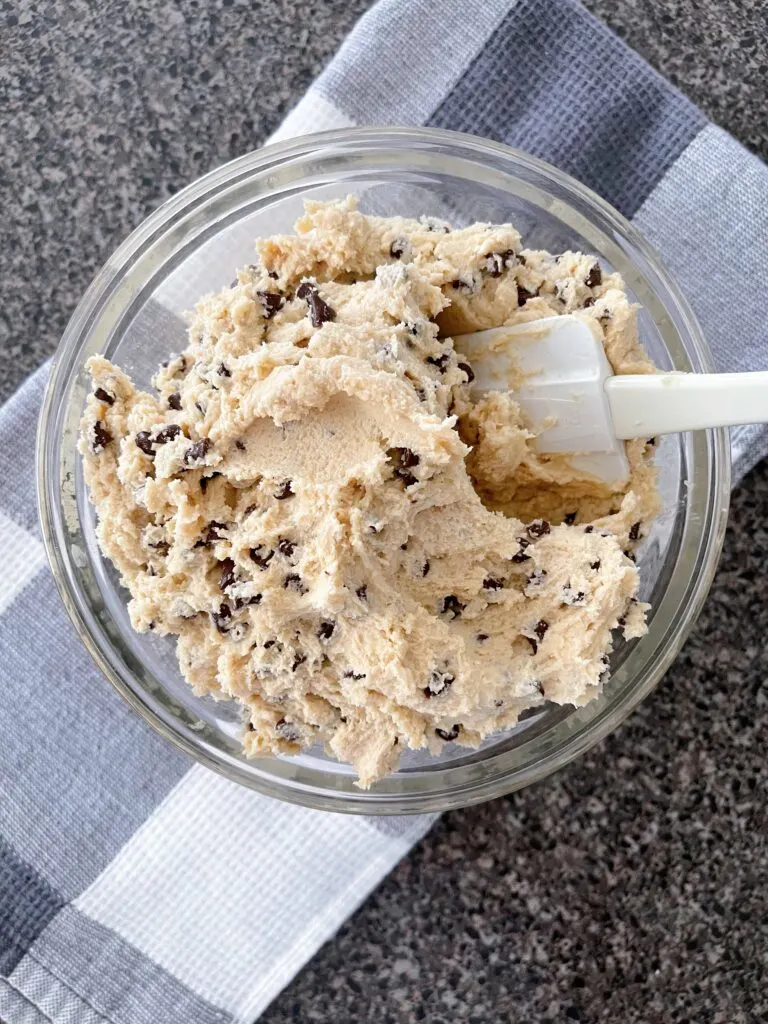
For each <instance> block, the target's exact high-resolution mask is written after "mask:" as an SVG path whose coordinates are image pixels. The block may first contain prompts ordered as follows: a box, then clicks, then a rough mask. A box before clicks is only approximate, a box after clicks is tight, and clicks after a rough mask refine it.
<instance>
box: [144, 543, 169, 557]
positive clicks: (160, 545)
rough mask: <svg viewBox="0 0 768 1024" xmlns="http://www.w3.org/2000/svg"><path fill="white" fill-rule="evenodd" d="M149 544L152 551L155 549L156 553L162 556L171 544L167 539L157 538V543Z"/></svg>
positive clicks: (166, 552)
mask: <svg viewBox="0 0 768 1024" xmlns="http://www.w3.org/2000/svg"><path fill="white" fill-rule="evenodd" d="M149 546H150V547H151V548H152V550H153V551H156V552H157V553H158V555H163V556H164V557H165V556H166V555H167V554H168V552H169V551H170V550H171V545H170V544H169V543H168V541H167V540H159V541H158V542H157V544H150V545H149Z"/></svg>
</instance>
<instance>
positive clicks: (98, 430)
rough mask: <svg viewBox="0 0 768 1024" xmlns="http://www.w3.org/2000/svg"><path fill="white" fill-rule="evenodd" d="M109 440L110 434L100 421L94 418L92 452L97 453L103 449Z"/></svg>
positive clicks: (110, 438)
mask: <svg viewBox="0 0 768 1024" xmlns="http://www.w3.org/2000/svg"><path fill="white" fill-rule="evenodd" d="M111 440H112V435H111V434H110V432H109V431H108V430H107V428H106V427H105V426H104V424H103V423H102V421H101V420H96V422H95V423H94V424H93V440H92V441H91V451H92V452H93V454H94V455H98V454H99V452H101V451H104V449H105V448H106V447H107V445H108V444H109V443H110V441H111Z"/></svg>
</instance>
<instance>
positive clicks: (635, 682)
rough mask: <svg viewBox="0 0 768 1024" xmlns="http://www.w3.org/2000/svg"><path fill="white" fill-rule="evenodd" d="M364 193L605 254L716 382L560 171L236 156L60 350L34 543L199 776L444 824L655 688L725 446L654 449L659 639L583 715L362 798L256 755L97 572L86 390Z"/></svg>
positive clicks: (351, 135)
mask: <svg viewBox="0 0 768 1024" xmlns="http://www.w3.org/2000/svg"><path fill="white" fill-rule="evenodd" d="M350 193H352V194H355V195H356V196H357V197H358V198H359V202H360V207H361V209H362V210H363V211H364V212H372V213H377V214H401V215H404V216H409V217H416V216H419V215H421V214H427V215H432V216H437V217H443V218H447V219H450V220H451V221H453V222H454V223H455V224H467V223H471V222H472V221H492V222H493V221H512V222H514V224H515V225H516V226H517V227H518V229H519V230H520V232H521V234H522V236H523V240H524V244H525V245H527V246H529V247H534V248H543V249H549V250H550V251H552V252H559V251H561V250H564V249H576V250H579V249H581V250H584V251H586V252H591V253H596V254H597V255H598V256H599V257H600V259H601V261H602V263H603V265H604V267H606V268H612V269H616V270H618V271H620V272H621V274H622V275H623V276H624V280H625V281H626V283H627V286H628V289H629V292H630V294H631V296H632V297H633V298H634V300H635V301H637V302H638V303H639V304H640V305H641V307H642V311H641V313H640V330H641V336H642V339H643V342H644V344H645V346H646V349H647V350H648V352H649V353H650V355H651V357H652V358H653V359H654V360H655V362H656V363H657V365H658V366H659V367H661V368H663V369H675V370H689V371H690V370H693V371H701V372H705V371H709V370H711V369H712V364H711V359H710V355H709V352H708V349H707V346H706V343H705V342H704V339H703V338H702V335H701V331H700V329H699V327H698V325H697V323H696V321H695V319H694V317H693V315H692V313H691V311H690V309H689V308H688V305H687V303H686V302H685V300H684V299H683V298H682V296H681V295H680V293H679V292H678V290H677V288H676V286H675V284H674V283H673V282H672V281H671V280H670V278H669V276H668V274H667V272H666V271H665V269H664V268H663V266H662V265H661V263H660V262H659V259H658V257H657V256H656V254H655V253H654V252H653V250H652V249H651V248H650V246H649V245H648V244H647V243H646V242H645V241H644V240H643V239H642V238H641V237H640V235H639V234H638V233H637V231H636V230H635V229H634V228H633V227H632V225H631V224H629V223H628V222H627V221H626V220H625V219H624V218H623V217H621V216H620V215H619V214H618V213H617V212H616V211H615V210H613V209H612V208H611V207H610V206H608V204H607V203H605V202H603V201H602V200H601V199H600V198H599V197H598V196H596V195H594V193H592V192H590V191H589V189H587V188H585V187H584V186H583V185H581V184H579V183H578V182H576V181H574V180H573V179H571V178H569V177H567V176H566V175H564V174H561V173H560V172H559V171H558V170H556V169H555V168H554V167H550V166H549V165H547V164H545V163H542V162H541V161H540V160H536V159H534V158H533V157H531V156H528V155H526V154H524V153H520V152H516V151H515V150H512V149H509V148H507V147H506V146H502V145H498V144H496V143H494V142H488V141H486V140H484V139H479V138H474V137H472V136H468V135H461V134H457V133H454V132H445V131H436V130H431V129H430V130H427V129H421V128H420V129H410V128H389V129H349V130H342V131H334V132H325V133H322V134H318V135H312V136H305V137H302V138H299V139H296V140H293V141H290V142H285V143H281V144H279V145H274V146H268V147H266V148H265V149H262V150H259V151H257V152H255V153H250V154H248V155H247V156H243V157H241V158H240V159H238V160H234V161H233V162H232V163H229V164H227V165H226V166H224V167H221V168H219V169H218V170H216V171H213V172H212V173H210V174H208V175H206V176H205V177H204V178H201V179H200V180H199V181H196V182H194V183H193V184H192V185H190V186H189V187H188V188H186V189H184V191H182V192H180V193H179V194H178V195H176V196H174V197H173V198H172V199H171V200H169V201H168V202H167V203H165V204H164V205H163V206H161V207H160V209H158V210H157V211H156V212H155V213H153V214H152V216H151V217H149V218H148V219H147V220H146V221H145V222H144V223H143V224H142V225H141V226H140V227H139V228H137V230H136V231H134V232H133V234H132V235H131V236H130V238H128V239H127V240H126V241H125V242H124V243H123V245H121V246H120V248H119V249H118V250H117V252H115V253H114V255H113V256H112V257H111V258H110V260H109V261H108V262H107V264H106V266H105V267H104V268H103V269H102V270H101V271H100V273H99V274H98V275H97V277H96V279H95V280H94V282H93V283H92V285H91V286H90V288H89V289H88V291H87V293H86V294H85V296H84V298H83V300H82V301H81V303H80V305H79V306H78V307H77V309H76V311H75V313H74V315H73V317H72V320H71V321H70V323H69V325H68V327H67V329H66V332H65V334H64V337H63V338H62V341H61V344H60V346H59V348H58V352H57V354H56V357H55V360H54V363H53V368H52V371H51V376H50V380H49V383H48V388H47V391H46V395H45V401H44V406H43V410H42V416H41V421H40V430H39V436H38V489H39V506H40V516H41V520H42V530H43V536H44V538H45V544H46V548H47V551H48V557H49V559H50V562H51V566H52V569H53V573H54V576H55V578H56V581H57V584H58V587H59V590H60V592H61V596H62V598H63V600H64V603H65V605H66V607H67V611H68V612H69V614H70V616H71V618H72V621H73V622H74V624H75V626H76V628H77V630H78V632H79V634H80V636H81V638H82V640H83V642H84V643H85V644H86V646H87V647H88V649H89V650H90V652H91V654H92V655H93V657H94V658H95V659H96V661H97V663H98V664H99V665H100V667H101V668H102V670H103V671H104V673H105V675H106V676H107V678H108V679H109V680H110V682H112V684H113V685H114V686H115V687H116V688H117V690H118V691H119V692H120V693H121V694H122V695H123V697H125V699H126V700H127V701H128V702H129V703H130V704H131V705H132V706H133V707H134V708H135V709H136V710H137V711H138V712H139V714H140V715H142V716H143V717H144V718H145V719H146V720H147V721H148V722H149V723H150V724H151V725H153V726H154V727H155V728H156V729H157V730H158V731H159V732H161V733H162V734H163V735H164V736H166V737H167V738H168V739H170V740H171V741H172V742H174V743H175V744H177V745H178V746H179V747H181V748H182V749H183V750H185V751H187V753H189V754H191V755H192V756H193V757H194V758H196V759H197V760H198V761H200V762H201V763H203V764H205V765H207V766H208V767H210V768H213V769H215V770H216V771H219V772H221V773H222V774H224V775H226V776H227V777H228V778H230V779H232V780H234V781H236V782H239V783H242V784H244V785H246V786H251V787H253V788H254V789H257V790H260V791H262V792H264V793H267V794H269V795H271V796H275V797H280V798H282V799H285V800H290V801H294V802H297V803H301V804H306V805H309V806H312V807H318V808H324V809H328V810H335V811H351V812H359V813H368V814H400V813H410V812H417V811H428V810H442V809H444V808H449V807H457V806H461V805H464V804H469V803H473V802H476V801H480V800H487V799H489V798H491V797H495V796H498V795H500V794H502V793H505V792H508V791H510V790H513V789H516V788H519V787H521V786H525V785H528V784H529V783H531V782H535V781H537V780H538V779H541V778H543V777H544V776H546V775H548V774H549V773H550V772H553V771H554V770H555V769H557V768H559V767H561V766H562V765H564V764H565V763H566V762H568V761H570V760H571V759H572V758H574V757H576V756H577V755H579V754H580V753H582V752H583V751H585V750H586V749H587V748H588V747H590V746H592V745H593V744H594V743H596V742H597V741H598V740H600V739H601V738H602V737H604V736H605V735H606V734H607V733H609V732H610V731H611V730H612V729H615V728H616V726H617V725H618V724H619V723H620V722H621V721H622V720H623V719H624V718H625V717H626V715H627V714H628V713H629V712H630V711H631V710H632V708H634V707H635V705H636V704H637V703H638V702H639V701H640V700H641V699H642V698H643V697H644V696H645V695H646V694H647V693H648V692H649V691H650V690H651V688H652V687H653V686H654V685H655V684H656V683H657V682H658V680H659V679H660V677H661V676H662V674H663V672H664V671H665V669H666V668H667V666H668V665H669V663H670V662H671V660H672V659H673V657H674V656H675V654H676V652H677V651H678V649H679V648H680V645H681V644H682V642H683V639H684V638H685V636H686V634H687V632H688V630H689V629H690V627H691V625H692V623H693V621H694V619H695V617H696V614H697V613H698V611H699V609H700V607H701V604H702V602H703V600H704V597H705V595H706V592H707V590H708V588H709V584H710V582H711V579H712V576H713V573H714V570H715V565H716V562H717V558H718V555H719V552H720V547H721V543H722V538H723V532H724V528H725V520H726V514H727V506H728V496H729V472H730V467H729V451H728V445H727V435H726V434H725V432H723V431H708V432H699V433H697V434H689V435H678V436H670V437H667V438H665V439H664V440H663V442H662V443H661V445H660V447H659V453H658V462H659V467H660V478H661V488H662V492H663V499H664V512H663V514H662V515H661V516H660V517H659V519H658V520H657V522H656V523H655V525H654V527H653V529H652V531H651V532H650V535H649V537H648V539H647V540H646V542H645V544H644V546H643V548H642V549H641V551H640V558H639V564H640V568H641V575H642V592H641V596H642V597H643V599H645V600H648V601H650V602H651V604H652V607H653V610H652V612H651V614H650V619H649V628H648V633H647V635H646V636H644V637H643V638H642V639H641V640H639V641H635V642H631V643H622V644H621V645H620V646H619V647H618V648H617V650H616V651H615V652H614V655H613V657H612V659H611V673H610V678H609V680H608V682H607V683H606V685H605V687H604V690H603V693H602V695H601V696H600V697H599V698H598V699H596V700H594V701H593V702H592V703H590V704H588V705H587V706H585V707H583V708H578V709H576V708H572V707H559V706H553V705H544V706H543V707H541V708H539V709H537V710H535V711H533V712H529V713H528V714H527V716H526V717H525V718H524V720H523V721H521V722H520V723H519V724H518V726H517V727H516V728H515V729H513V730H511V731H508V732H505V733H501V734H499V735H497V736H493V737H490V738H489V739H488V740H487V741H486V742H485V743H484V744H483V746H482V747H481V748H480V749H479V750H476V751H469V750H467V749H466V748H463V747H458V746H453V745H451V744H447V745H446V747H445V750H444V752H443V754H442V755H441V756H440V757H439V758H435V757H431V756H429V755H426V754H423V753H420V752H408V753H406V755H405V756H404V758H403V762H402V766H401V768H400V770H399V771H398V772H396V773H395V774H392V775H390V776H388V777H387V778H385V779H383V780H381V781H380V782H378V783H376V784H375V785H374V786H373V787H372V788H371V789H370V790H368V791H362V790H360V789H358V788H357V787H356V786H355V785H354V780H355V776H354V773H353V771H352V769H351V768H350V767H349V766H347V765H344V764H339V763H338V762H336V761H334V760H332V759H330V758H328V757H326V756H325V755H324V754H323V752H322V750H321V749H317V750H315V749H312V750H310V751H308V752H306V753H304V754H302V755H300V756H297V757H293V758H290V757H266V758H261V759H257V760H250V761H249V760H247V759H246V758H245V757H244V755H243V754H242V753H241V751H240V744H239V742H238V733H239V730H240V716H239V712H238V708H237V706H236V705H235V704H233V703H228V702H215V701H214V700H212V699H211V698H199V697H195V696H194V695H193V694H192V691H191V689H190V688H189V687H188V686H187V684H186V683H185V682H184V680H183V679H182V677H181V675H180V673H179V670H178V667H177V665H176V659H175V643H174V641H173V638H171V637H166V638H160V637H153V636H151V635H145V636H139V635H137V634H136V633H134V632H133V631H132V629H131V628H130V625H129V621H128V615H127V610H126V592H125V591H124V590H123V589H122V588H121V587H120V586H119V584H118V582H117V577H116V574H115V572H114V570H113V568H112V566H111V565H110V564H109V563H108V562H106V560H105V559H103V558H102V556H101V555H100V552H99V550H98V547H97V544H96V539H95V533H94V525H95V524H94V514H93V510H92V509H91V507H90V505H89V503H88V500H87V495H86V490H85V486H84V483H83V474H82V466H81V463H80V459H79V457H78V455H77V452H76V437H77V430H78V422H79V419H80V416H81V412H82V409H83V404H84V401H85V397H86V393H87V387H88V379H87V376H86V374H85V372H84V369H83V367H84V364H85V361H86V359H87V358H88V357H89V356H91V355H93V354H94V353H103V354H105V355H106V356H108V358H110V359H112V360H113V361H114V362H116V363H118V364H119V365H120V366H121V367H123V368H124V369H125V370H127V371H128V373H130V374H131V375H132V376H133V378H134V380H135V381H136V383H137V384H138V385H139V386H147V385H148V384H149V379H150V376H151V374H152V372H153V371H154V369H155V368H156V367H157V366H158V365H159V363H160V362H161V361H162V360H163V359H165V358H167V356H168V354H169V353H171V352H175V351H179V350H180V349H182V348H183V347H184V346H185V344H186V338H185V322H184V320H183V318H182V314H183V313H184V312H185V311H186V310H189V309H190V308H191V307H192V306H193V304H194V302H195V301H196V299H197V298H199V297H200V296H201V295H202V294H204V293H205V292H208V291H212V290H214V289H217V288H220V287H222V286H224V285H226V284H228V283H229V282H230V281H231V280H232V278H233V277H234V276H235V270H236V268H237V267H238V266H241V265H243V264H245V263H249V262H251V261H252V259H253V252H254V250H253V240H254V238H255V236H257V235H268V234H271V233H274V232H276V231H281V232H284V231H288V230H290V229H291V228H292V225H293V222H294V220H295V219H296V217H297V216H298V215H299V213H300V212H301V210H302V202H303V200H304V199H306V198H313V199H317V198H326V199H327V198H332V197H342V196H345V195H347V194H350Z"/></svg>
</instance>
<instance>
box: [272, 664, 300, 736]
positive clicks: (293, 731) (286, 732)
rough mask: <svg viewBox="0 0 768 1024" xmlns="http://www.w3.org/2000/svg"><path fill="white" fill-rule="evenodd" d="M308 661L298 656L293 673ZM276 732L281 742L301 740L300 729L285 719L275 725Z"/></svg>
mask: <svg viewBox="0 0 768 1024" xmlns="http://www.w3.org/2000/svg"><path fill="white" fill-rule="evenodd" d="M306 660H307V659H306V658H305V657H304V656H303V655H301V654H300V655H298V656H297V658H296V661H295V662H294V664H293V671H294V672H295V671H296V669H297V668H298V667H299V665H302V664H303V663H304V662H305V661H306ZM275 732H276V733H277V735H278V736H279V737H280V739H281V740H286V741H287V742H288V743H298V741H299V740H300V739H301V732H300V731H299V727H298V726H297V725H294V723H293V722H286V720H285V719H284V718H281V719H280V721H279V722H278V723H277V724H276V725H275Z"/></svg>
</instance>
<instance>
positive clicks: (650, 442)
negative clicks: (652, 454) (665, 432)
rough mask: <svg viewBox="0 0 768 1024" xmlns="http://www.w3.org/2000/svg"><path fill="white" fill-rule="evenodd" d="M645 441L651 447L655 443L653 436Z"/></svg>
mask: <svg viewBox="0 0 768 1024" xmlns="http://www.w3.org/2000/svg"><path fill="white" fill-rule="evenodd" d="M645 443H646V444H647V445H650V447H651V448H653V447H654V446H655V445H656V438H655V437H649V438H648V440H647V441H646V442H645Z"/></svg>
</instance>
